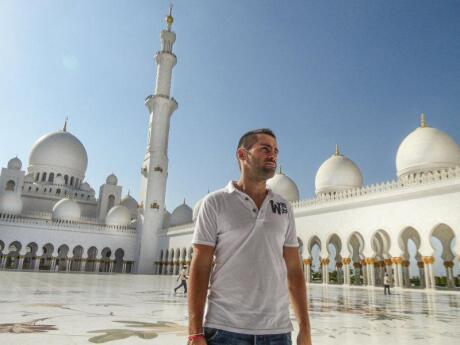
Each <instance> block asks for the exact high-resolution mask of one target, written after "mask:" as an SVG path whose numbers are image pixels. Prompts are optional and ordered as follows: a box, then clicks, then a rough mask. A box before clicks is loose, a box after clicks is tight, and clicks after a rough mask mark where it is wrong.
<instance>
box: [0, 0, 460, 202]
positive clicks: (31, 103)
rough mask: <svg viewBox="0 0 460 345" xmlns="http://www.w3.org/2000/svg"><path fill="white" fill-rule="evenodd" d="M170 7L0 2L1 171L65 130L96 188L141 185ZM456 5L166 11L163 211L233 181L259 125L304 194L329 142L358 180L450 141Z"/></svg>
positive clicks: (457, 53) (458, 82)
mask: <svg viewBox="0 0 460 345" xmlns="http://www.w3.org/2000/svg"><path fill="white" fill-rule="evenodd" d="M168 6H169V2H168V1H136V2H133V1H108V0H107V1H105V0H99V1H89V0H88V1H85V0H83V1H57V0H54V1H45V0H42V1H25V0H24V1H22V0H17V1H16V0H1V1H0V42H1V44H2V47H1V49H0V116H1V119H2V126H1V127H0V148H1V149H0V164H1V165H2V166H6V164H7V161H8V159H9V158H11V157H12V156H15V155H18V156H19V157H20V158H21V159H22V161H23V163H24V164H25V165H26V164H27V158H28V154H29V151H30V148H31V146H32V144H33V143H34V142H35V140H36V139H38V138H39V137H40V136H41V135H43V134H45V133H48V132H52V131H55V130H58V129H60V128H62V125H63V122H64V119H65V117H66V116H68V117H69V118H70V120H69V129H70V131H71V132H72V133H73V134H74V135H76V136H77V137H78V138H79V139H80V140H81V141H82V142H83V144H84V145H85V147H86V149H87V152H88V156H89V165H88V170H87V180H88V182H89V183H90V184H91V185H92V186H93V187H95V189H96V190H97V189H98V187H99V185H100V184H102V183H103V182H104V181H105V177H106V176H107V175H108V174H110V173H111V172H114V173H115V174H116V175H117V176H118V178H119V183H120V184H121V185H123V186H124V187H125V192H126V191H127V189H131V192H132V195H133V196H135V197H136V198H137V197H138V192H139V181H140V167H141V162H142V159H143V155H144V153H145V147H146V140H147V122H148V113H147V110H146V108H145V107H144V105H143V102H144V99H145V97H146V96H147V95H149V94H151V93H152V92H153V88H154V83H155V63H154V60H153V54H154V53H155V52H156V51H157V50H158V49H159V44H160V43H159V32H160V31H161V30H162V29H163V28H164V16H165V14H166V12H167V8H168ZM459 13H460V2H459V1H438V2H435V1H404V2H402V1H396V0H395V1H367V0H363V1H289V2H285V1H275V0H273V1H269V0H267V1H261V0H260V1H185V0H178V1H175V2H174V18H175V23H174V26H173V29H174V30H175V31H176V34H177V41H176V44H175V47H174V51H175V53H176V55H177V57H178V64H177V66H176V68H175V69H174V75H173V90H172V95H173V96H174V97H175V98H176V99H177V100H178V102H179V109H178V110H177V111H176V113H175V114H174V115H173V118H172V123H171V133H170V144H169V158H170V165H169V179H168V192H167V200H166V205H167V208H168V209H169V210H172V209H173V208H174V207H175V206H177V205H178V204H179V203H181V202H182V200H183V198H186V200H187V202H188V203H189V204H190V205H191V206H193V204H194V203H195V202H196V201H197V200H198V199H199V198H200V197H202V196H203V195H204V194H206V192H207V191H208V189H209V190H213V189H217V188H220V187H222V186H223V185H225V183H226V182H227V181H228V180H229V179H232V178H233V179H236V178H237V177H238V168H237V164H236V161H235V158H234V151H235V146H236V143H237V141H238V138H239V136H240V135H241V134H242V133H243V132H245V131H246V130H248V129H253V128H258V127H270V128H272V129H273V130H274V131H275V132H276V133H277V135H278V137H279V145H280V158H279V161H280V163H281V165H282V166H283V171H284V172H285V173H286V174H287V175H289V176H290V177H291V178H293V179H294V180H295V181H296V182H297V184H298V186H299V189H300V192H301V196H302V198H310V197H312V196H313V193H314V177H315V174H316V170H317V169H318V167H319V166H320V165H321V163H322V162H323V161H324V160H326V159H327V158H328V157H329V156H330V155H331V154H332V153H333V152H334V148H335V144H336V143H338V144H339V145H340V148H341V151H342V153H344V154H345V155H346V156H348V157H349V158H350V159H352V160H353V161H354V162H355V163H356V164H357V165H358V166H359V167H360V169H361V171H362V173H363V175H364V180H365V183H366V184H371V183H376V182H380V181H387V180H391V179H393V178H394V177H395V176H396V172H395V170H396V169H395V155H396V151H397V148H398V145H399V144H400V142H401V141H402V140H403V139H404V137H405V136H406V135H407V134H409V133H410V132H411V131H412V130H414V129H415V128H416V127H417V126H418V124H419V115H420V113H421V112H425V113H426V114H427V121H428V124H429V125H431V126H433V127H437V128H439V129H442V130H444V131H446V132H447V133H449V134H450V135H451V136H452V137H453V138H454V139H455V140H456V141H457V142H458V143H459V142H460V121H459V115H460V111H459V109H460V96H459V94H460V40H459V37H460V21H459V20H458V16H459Z"/></svg>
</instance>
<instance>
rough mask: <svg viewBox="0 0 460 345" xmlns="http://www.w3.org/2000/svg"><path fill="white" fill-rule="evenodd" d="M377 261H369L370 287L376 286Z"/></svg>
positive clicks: (369, 259)
mask: <svg viewBox="0 0 460 345" xmlns="http://www.w3.org/2000/svg"><path fill="white" fill-rule="evenodd" d="M374 265H375V260H374V258H368V259H367V271H368V285H369V286H375V266H374Z"/></svg>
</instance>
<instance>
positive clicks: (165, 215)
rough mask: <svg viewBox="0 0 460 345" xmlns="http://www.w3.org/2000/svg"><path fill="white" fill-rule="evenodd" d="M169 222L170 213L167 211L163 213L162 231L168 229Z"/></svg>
mask: <svg viewBox="0 0 460 345" xmlns="http://www.w3.org/2000/svg"><path fill="white" fill-rule="evenodd" d="M170 220H171V213H170V212H169V211H167V210H165V212H164V213H163V229H166V228H169V222H170Z"/></svg>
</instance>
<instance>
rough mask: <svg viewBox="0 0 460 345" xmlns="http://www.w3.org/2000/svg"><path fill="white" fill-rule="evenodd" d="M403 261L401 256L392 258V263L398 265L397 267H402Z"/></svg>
mask: <svg viewBox="0 0 460 345" xmlns="http://www.w3.org/2000/svg"><path fill="white" fill-rule="evenodd" d="M403 260H404V258H402V257H401V256H394V257H392V258H391V262H392V263H394V264H396V265H401V263H402V262H403Z"/></svg>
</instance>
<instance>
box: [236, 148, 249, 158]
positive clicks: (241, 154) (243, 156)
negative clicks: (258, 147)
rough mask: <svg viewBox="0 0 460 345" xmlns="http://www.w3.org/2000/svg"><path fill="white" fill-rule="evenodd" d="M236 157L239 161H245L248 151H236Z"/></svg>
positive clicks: (240, 149)
mask: <svg viewBox="0 0 460 345" xmlns="http://www.w3.org/2000/svg"><path fill="white" fill-rule="evenodd" d="M236 156H237V157H238V159H241V160H245V159H246V156H247V154H246V150H245V149H243V148H239V149H238V150H237V151H236Z"/></svg>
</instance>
